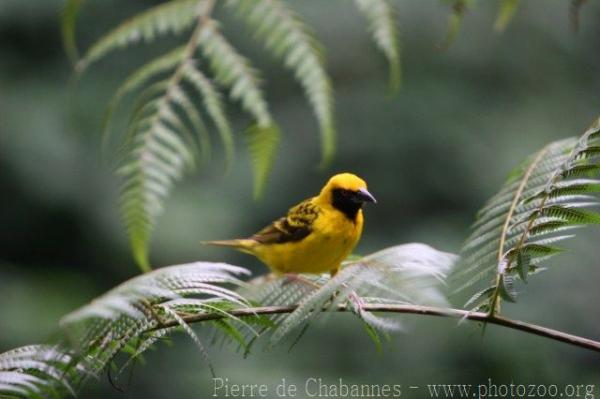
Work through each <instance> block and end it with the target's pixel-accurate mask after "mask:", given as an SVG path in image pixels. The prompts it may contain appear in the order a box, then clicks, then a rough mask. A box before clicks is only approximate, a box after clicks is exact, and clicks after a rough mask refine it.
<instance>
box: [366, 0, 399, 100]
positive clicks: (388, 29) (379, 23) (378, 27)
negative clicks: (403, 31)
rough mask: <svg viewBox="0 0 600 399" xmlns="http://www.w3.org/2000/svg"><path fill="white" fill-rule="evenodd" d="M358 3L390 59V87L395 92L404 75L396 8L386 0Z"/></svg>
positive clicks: (383, 50) (377, 41) (377, 42)
mask: <svg viewBox="0 0 600 399" xmlns="http://www.w3.org/2000/svg"><path fill="white" fill-rule="evenodd" d="M356 4H357V5H358V8H359V9H360V11H361V12H362V13H363V14H365V16H366V17H367V19H368V21H369V30H370V31H371V33H372V35H373V39H374V40H375V43H376V44H377V47H379V49H380V50H381V52H383V54H384V55H385V57H386V58H387V60H388V63H389V67H390V77H389V82H390V83H389V84H390V89H391V92H392V93H395V92H397V91H398V89H399V88H400V82H401V76H402V74H401V69H400V50H399V48H400V46H399V45H398V23H397V18H396V13H395V9H394V7H393V6H392V5H391V4H390V3H389V2H388V1H386V0H356Z"/></svg>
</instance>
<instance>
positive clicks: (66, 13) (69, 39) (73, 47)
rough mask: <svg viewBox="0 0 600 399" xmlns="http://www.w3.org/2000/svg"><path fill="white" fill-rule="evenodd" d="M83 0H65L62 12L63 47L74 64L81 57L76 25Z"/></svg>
mask: <svg viewBox="0 0 600 399" xmlns="http://www.w3.org/2000/svg"><path fill="white" fill-rule="evenodd" d="M83 2H84V0H65V1H64V4H63V9H62V13H61V21H60V30H61V34H62V42H63V47H64V48H65V53H67V56H68V57H69V60H70V61H71V62H72V63H73V64H75V63H76V62H77V60H78V59H79V51H78V50H77V42H76V40H75V26H76V24H77V16H78V15H79V10H80V9H81V7H82V6H83Z"/></svg>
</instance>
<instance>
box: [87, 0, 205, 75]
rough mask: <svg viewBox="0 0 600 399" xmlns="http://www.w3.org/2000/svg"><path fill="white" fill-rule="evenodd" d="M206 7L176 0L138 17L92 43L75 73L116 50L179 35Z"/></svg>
mask: <svg viewBox="0 0 600 399" xmlns="http://www.w3.org/2000/svg"><path fill="white" fill-rule="evenodd" d="M207 5H208V2H207V1H205V0H176V1H169V2H166V3H162V4H159V5H157V6H154V7H152V8H150V9H148V10H146V11H144V12H142V13H140V14H137V15H135V16H133V17H131V18H130V19H128V20H126V21H125V22H123V23H122V24H120V25H119V26H117V27H116V28H115V29H113V30H112V31H110V32H108V33H107V34H105V35H104V36H102V37H101V38H100V39H99V40H98V41H97V42H96V43H94V44H93V45H92V46H91V47H90V48H89V49H88V50H87V52H86V53H85V55H84V56H83V58H82V59H81V61H80V62H79V64H78V69H79V70H83V69H85V68H87V67H88V66H89V65H90V64H91V63H93V62H95V61H97V60H99V59H100V58H103V57H104V56H106V55H107V54H108V53H110V52H111V51H114V50H115V49H117V48H124V47H127V46H129V45H131V44H132V43H135V42H138V41H141V40H144V41H146V42H150V41H153V40H155V39H156V38H157V37H159V36H162V35H165V34H168V33H173V34H178V33H181V32H183V31H185V30H187V29H188V28H190V27H191V26H192V24H193V23H194V21H195V20H196V19H197V18H198V17H199V16H201V15H204V13H205V12H206V10H207Z"/></svg>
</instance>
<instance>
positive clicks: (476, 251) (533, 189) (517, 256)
mask: <svg viewBox="0 0 600 399" xmlns="http://www.w3.org/2000/svg"><path fill="white" fill-rule="evenodd" d="M598 131H600V127H598V126H594V127H592V128H590V129H588V130H587V131H586V133H584V135H583V136H582V137H581V138H580V139H579V140H576V139H567V140H561V141H557V142H554V143H551V144H549V145H547V146H546V147H544V148H543V149H542V150H540V151H539V152H538V153H536V154H535V155H533V156H532V157H530V158H529V160H528V161H527V162H526V163H525V164H524V165H522V166H521V167H519V168H518V169H517V170H515V172H513V173H512V174H511V178H510V179H509V181H508V182H507V183H506V184H505V186H504V187H503V188H502V189H501V190H500V192H499V193H498V194H496V195H495V196H493V197H492V199H490V201H488V203H487V204H486V205H485V206H484V208H483V209H482V210H481V211H480V212H479V214H478V220H477V221H476V223H475V224H474V226H473V231H472V233H471V235H470V237H469V238H468V239H467V240H466V242H465V244H464V246H463V249H462V251H461V258H462V259H461V268H459V270H457V273H456V274H455V276H454V279H455V280H456V281H458V282H459V287H458V289H457V290H456V291H462V290H464V289H466V288H467V287H470V286H471V285H473V284H475V283H478V282H480V281H482V280H484V281H485V280H487V281H492V282H493V284H492V286H491V287H493V289H491V290H490V287H489V286H488V287H487V288H485V289H483V290H482V291H480V292H479V293H478V294H475V295H474V296H473V297H472V298H471V299H470V300H469V301H468V304H469V306H470V305H473V304H475V309H478V310H482V309H485V310H487V311H489V312H491V313H492V314H493V313H495V312H496V311H497V310H498V306H499V302H500V298H502V299H505V300H509V301H514V300H515V299H516V291H515V290H514V283H515V282H516V280H522V281H526V280H527V277H528V275H529V274H531V273H532V272H538V271H540V270H541V268H540V266H539V265H540V264H541V261H542V260H543V261H546V260H547V259H549V258H550V257H552V256H554V255H556V254H558V253H561V252H563V249H562V248H560V247H555V246H550V244H552V243H556V242H560V241H562V240H565V239H568V238H571V237H573V235H558V234H559V233H562V232H564V231H566V230H572V229H576V228H580V227H584V226H585V225H588V224H600V213H598V212H597V211H595V210H593V209H592V208H593V207H596V206H598V205H600V201H599V198H598V192H600V185H599V183H598V180H597V178H598V172H600V168H599V167H600V153H599V152H597V151H595V148H596V143H595V137H597V134H598ZM582 175H584V176H586V177H587V178H581V177H580V176H582Z"/></svg>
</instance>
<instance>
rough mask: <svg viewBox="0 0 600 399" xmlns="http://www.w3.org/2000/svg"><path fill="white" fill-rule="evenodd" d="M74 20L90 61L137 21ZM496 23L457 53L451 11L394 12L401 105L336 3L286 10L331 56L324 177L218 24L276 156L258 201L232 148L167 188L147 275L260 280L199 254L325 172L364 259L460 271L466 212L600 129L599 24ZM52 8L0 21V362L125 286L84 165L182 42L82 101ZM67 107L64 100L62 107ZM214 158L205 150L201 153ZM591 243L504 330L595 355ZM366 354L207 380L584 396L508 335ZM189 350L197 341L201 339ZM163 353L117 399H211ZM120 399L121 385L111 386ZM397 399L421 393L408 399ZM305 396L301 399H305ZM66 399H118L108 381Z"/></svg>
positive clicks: (435, 323)
mask: <svg viewBox="0 0 600 399" xmlns="http://www.w3.org/2000/svg"><path fill="white" fill-rule="evenodd" d="M123 3H125V2H120V1H112V0H111V1H90V2H88V3H87V4H86V6H85V7H84V9H83V13H82V16H81V22H80V24H79V25H78V37H79V42H80V44H81V45H82V46H83V47H84V48H85V47H86V46H89V44H91V43H92V42H93V41H94V39H95V38H97V37H99V35H100V34H102V33H103V32H105V31H106V30H107V29H109V28H110V27H111V26H114V25H115V24H117V23H118V22H119V21H121V20H122V19H123V18H125V17H127V16H129V15H133V14H134V13H135V12H137V11H140V10H143V9H144V8H145V7H147V6H149V5H152V4H155V2H151V1H130V2H127V4H123ZM498 3H499V2H497V1H480V2H478V3H477V4H476V5H475V7H474V8H473V9H472V10H470V11H469V12H468V13H467V15H466V17H465V19H464V23H463V26H462V30H461V33H460V36H459V37H458V39H457V41H456V43H455V44H454V45H453V46H452V47H451V48H450V49H449V50H447V51H440V50H439V49H438V45H439V44H440V43H441V42H442V41H443V38H444V35H445V25H446V18H447V16H448V13H449V7H448V6H447V3H442V2H437V1H422V0H403V1H397V2H395V4H396V5H397V7H398V15H399V23H400V31H401V46H402V66H403V77H404V79H403V86H402V89H401V91H400V92H399V94H398V95H397V96H395V97H390V96H388V95H387V94H388V93H387V87H386V78H387V66H386V64H385V60H384V59H383V57H382V56H381V55H380V54H379V53H378V52H377V50H376V49H375V47H374V45H373V43H372V42H371V39H370V37H369V34H368V33H367V31H366V24H365V21H364V20H363V19H362V17H361V15H360V14H359V13H358V12H357V10H356V8H355V7H354V6H353V4H352V2H349V1H343V0H330V1H319V0H302V1H294V2H292V6H293V8H294V9H295V10H297V11H298V13H299V14H300V15H301V16H302V17H303V19H304V20H305V21H307V22H308V23H309V24H310V25H311V26H312V27H313V28H314V30H315V32H316V34H317V36H318V37H319V38H320V39H321V41H322V42H323V44H324V45H325V48H326V49H327V59H328V70H329V72H330V74H331V77H332V79H333V82H334V87H335V94H336V111H337V126H338V131H339V140H338V145H339V147H338V153H337V156H336V158H335V161H334V163H333V165H332V166H331V167H330V168H329V169H328V170H325V171H323V170H319V169H318V168H317V164H318V161H319V154H320V148H319V138H318V130H317V124H316V121H315V119H314V117H313V115H312V114H311V111H310V108H309V107H308V105H307V102H306V100H305V99H304V97H303V95H302V91H301V88H300V87H299V85H298V84H296V83H295V82H294V81H293V79H292V76H291V74H290V73H289V72H288V71H286V70H284V69H283V68H282V67H281V66H280V65H279V64H277V63H276V62H273V61H272V60H271V59H270V58H269V57H268V54H267V53H266V52H265V51H264V50H262V48H261V46H260V45H259V44H257V43H255V42H253V41H252V40H251V38H250V37H249V36H250V35H248V34H247V31H246V30H245V29H244V26H243V24H241V23H240V21H239V20H237V19H232V18H231V17H230V16H229V15H228V12H227V10H226V9H224V8H223V7H218V9H217V17H218V18H219V19H221V20H222V21H223V26H224V31H225V33H226V35H227V36H228V38H230V39H231V41H232V42H233V43H234V44H235V45H236V46H237V47H238V49H240V51H241V52H242V53H243V54H245V55H247V56H248V57H249V58H250V59H252V61H253V62H254V64H255V65H256V66H257V67H258V68H259V69H261V70H262V71H263V76H264V80H265V90H266V93H267V96H268V99H269V101H270V106H271V109H272V112H273V114H274V116H275V118H276V120H277V121H278V122H279V123H280V124H281V126H282V128H283V140H282V145H281V148H280V150H279V152H278V155H277V159H276V163H275V168H274V171H273V174H272V177H271V179H270V182H269V185H268V187H267V191H266V193H265V197H264V199H263V200H262V201H259V202H255V201H254V200H253V199H252V179H251V172H250V168H249V163H248V156H247V152H246V150H245V146H244V139H243V137H242V133H241V131H242V130H243V128H244V127H245V126H246V125H247V123H248V120H247V118H246V117H245V116H244V115H243V114H241V113H240V112H239V109H238V108H237V107H236V106H232V107H230V115H231V116H232V118H233V120H234V121H235V127H236V130H237V131H238V132H239V133H238V135H237V140H236V147H237V150H238V151H237V157H236V161H235V163H234V165H233V167H232V168H231V170H230V171H229V172H228V173H227V174H225V173H223V159H222V154H221V151H220V149H218V148H216V149H215V151H214V153H213V159H212V161H211V162H210V163H209V164H208V165H207V166H206V167H204V168H203V169H202V170H200V171H199V172H198V173H196V174H194V175H193V176H189V177H188V178H187V179H186V180H185V181H184V182H183V183H182V184H180V185H179V186H178V188H177V189H176V190H175V192H174V194H173V195H172V197H171V198H170V199H169V200H168V203H167V206H166V212H165V213H164V215H163V216H162V217H161V218H160V220H159V224H158V228H157V230H156V232H155V235H154V239H153V245H152V251H151V260H152V262H153V264H154V265H156V266H163V265H171V264H180V263H186V262H190V261H194V260H209V261H226V262H230V263H233V264H237V265H241V266H246V267H250V268H252V270H254V271H256V273H264V272H265V268H264V267H263V266H261V265H260V264H259V263H258V262H257V261H256V260H254V259H252V258H250V257H248V256H246V255H243V254H238V253H234V252H230V251H228V250H226V249H219V248H207V247H202V246H200V245H199V241H200V240H207V239H221V238H230V237H235V236H239V235H248V234H251V233H253V232H254V231H255V230H257V229H258V228H260V227H262V226H263V225H265V224H266V223H268V222H269V221H270V220H272V219H273V218H276V217H278V216H280V215H281V214H282V213H283V212H285V211H286V209H287V208H288V207H289V206H290V205H292V204H294V203H295V202H298V201H299V200H301V199H303V198H305V197H307V196H309V195H313V194H315V193H316V192H318V190H319V189H320V187H321V186H322V184H323V183H324V182H325V181H326V180H327V178H328V177H329V176H330V175H331V174H333V173H335V172H338V171H352V172H355V173H356V174H359V175H360V176H362V177H363V178H364V179H365V180H367V182H368V184H369V189H370V191H371V192H372V193H373V194H374V195H375V196H376V197H377V199H378V201H379V203H378V204H377V205H375V206H368V208H367V209H366V226H365V231H364V235H363V239H362V241H361V243H360V244H359V246H358V248H357V252H358V253H362V254H366V253H369V252H372V251H374V250H377V249H380V248H384V247H387V246H391V245H395V244H399V243H406V242H424V243H428V244H430V245H433V246H435V247H436V248H438V249H441V250H445V251H450V252H458V251H459V249H460V246H461V243H462V241H463V240H464V239H465V237H467V234H468V228H469V225H470V224H471V223H472V221H473V218H474V215H475V212H476V211H477V209H478V208H479V207H480V206H481V205H482V204H483V203H484V202H485V200H486V199H487V198H488V197H489V196H491V195H492V194H493V193H494V192H495V191H496V190H498V188H499V187H500V186H501V184H502V183H503V181H504V178H505V176H506V174H507V173H508V171H509V170H510V169H511V168H512V167H513V166H515V165H517V164H518V163H519V162H520V161H521V160H522V159H523V158H524V157H525V156H527V155H528V154H530V153H532V152H534V151H535V150H537V149H538V148H540V147H541V146H543V145H544V144H546V143H547V142H549V141H552V140H555V139H560V138H564V137H568V136H575V135H579V134H581V133H582V132H583V130H584V129H585V128H586V127H587V126H588V125H589V124H590V123H591V122H592V121H593V119H595V118H596V117H597V116H598V113H599V111H600V107H599V106H598V105H599V103H600V101H599V100H600V98H599V95H598V93H599V89H600V24H598V23H597V22H598V21H600V4H598V3H597V2H589V4H587V5H586V6H585V7H584V8H583V9H582V14H581V28H580V31H579V32H578V33H575V32H574V31H572V30H571V29H570V26H569V5H568V3H569V2H568V1H560V0H535V1H534V0H529V1H522V2H521V3H522V4H521V6H520V7H519V9H518V11H517V14H516V16H515V18H514V20H513V22H512V23H511V25H509V27H508V29H507V31H506V32H505V33H504V34H496V33H495V32H493V29H492V26H493V23H494V18H495V16H496V12H497V7H498ZM60 6H61V2H60V1H58V0H33V1H20V0H2V1H1V2H0V198H1V199H2V202H1V204H2V206H1V207H0V226H1V228H0V352H3V351H5V350H8V349H10V348H13V347H16V346H20V345H26V344H31V343H39V342H45V341H46V340H47V339H48V338H50V337H51V336H52V335H53V334H55V333H56V332H57V323H58V320H59V318H60V317H61V316H62V315H64V314H65V313H67V312H69V311H71V310H73V309H75V308H77V307H78V306H80V305H82V304H84V303H86V302H87V301H89V300H91V299H92V298H93V297H95V296H97V295H99V294H101V293H102V292H104V291H106V290H107V289H109V288H111V287H113V286H114V285H116V284H118V283H119V282H121V281H123V280H124V279H127V278H129V277H131V276H133V275H135V274H137V273H138V269H137V268H136V266H135V265H134V263H133V261H132V259H131V256H130V253H129V249H128V243H127V239H126V236H125V234H124V229H123V227H122V225H121V222H120V220H119V212H118V207H117V194H118V190H117V187H118V180H117V179H116V178H115V177H114V176H113V174H112V163H111V162H112V159H111V157H110V155H109V154H102V152H101V150H100V126H101V122H102V116H103V112H104V107H105V105H106V103H107V101H108V100H109V99H110V96H111V94H112V93H113V92H114V90H116V88H117V87H118V84H119V82H120V81H121V80H122V79H123V78H124V77H125V76H126V75H127V71H131V70H133V69H134V68H135V67H136V66H139V65H141V64H142V63H143V62H144V60H147V59H149V57H151V56H152V55H155V54H159V53H161V52H162V51H163V50H164V49H166V48H168V47H169V46H172V45H173V44H174V43H179V42H181V41H184V40H185V36H181V37H179V38H175V39H173V38H171V39H166V40H162V41H159V42H157V43H156V44H155V45H150V46H136V47H133V48H132V50H131V51H129V52H124V51H120V52H116V53H114V54H112V55H111V56H110V57H108V58H107V59H106V60H104V61H101V62H99V63H98V64H96V65H95V66H93V67H92V68H91V69H90V70H89V71H88V72H87V73H86V74H85V75H84V76H83V78H82V80H81V81H80V82H79V83H78V84H77V85H76V86H70V85H71V84H72V81H71V80H70V78H71V73H72V72H71V71H72V70H71V68H70V65H69V63H68V61H67V59H66V56H65V55H64V52H63V50H62V47H61V42H60V35H59V19H58V18H59V10H60ZM70 88H71V89H70ZM216 141H217V140H215V142H216ZM599 238H600V231H598V229H594V228H590V229H586V230H584V231H582V232H581V233H580V235H579V236H578V237H577V239H576V240H572V241H571V242H570V243H569V244H568V246H569V248H570V249H572V251H570V252H569V253H567V254H565V255H562V256H560V257H557V258H556V260H555V261H553V262H552V263H551V265H550V266H551V267H550V268H551V270H549V271H548V272H545V273H542V274H540V275H536V276H535V277H534V278H531V280H530V281H529V284H528V285H527V286H526V287H525V289H526V292H523V294H522V295H521V296H520V299H519V302H518V303H517V304H506V305H505V306H504V307H503V311H504V312H505V313H506V314H507V315H509V316H511V317H514V318H517V319H522V320H527V321H531V322H534V323H539V324H542V325H546V326H549V327H552V328H556V329H559V330H564V331H567V332H570V333H574V334H578V335H582V336H587V337H590V338H595V339H599V338H600V333H599V332H600V321H599V318H598V306H597V304H598V302H599V301H600V291H599V290H598V288H597V287H598V280H599V279H600V268H599V265H598V262H597V259H598V239H599ZM403 319H404V320H405V327H406V333H405V334H396V335H393V336H392V337H391V340H390V342H389V343H386V344H385V345H384V350H383V352H382V353H378V352H377V351H376V348H375V347H374V346H373V344H372V343H371V342H370V340H369V338H368V336H367V335H366V333H365V332H364V330H363V328H362V327H361V326H360V324H359V323H358V322H356V320H353V319H351V318H350V317H349V316H347V315H337V316H333V317H332V318H330V319H328V320H325V321H323V322H322V323H317V325H315V326H313V327H312V328H310V329H309V331H308V333H307V335H306V336H305V337H304V338H303V339H302V340H301V341H300V343H299V344H298V345H297V346H296V347H295V348H294V349H293V350H292V351H291V352H289V353H288V347H289V343H288V344H284V345H281V346H280V347H279V348H276V349H274V350H269V351H263V350H262V348H261V347H259V346H257V347H256V350H255V352H254V353H253V354H252V355H250V356H249V357H248V358H247V359H243V356H242V355H241V354H238V353H236V352H235V351H234V350H232V348H229V347H225V348H218V347H216V348H211V349H210V351H209V352H210V355H211V359H212V362H213V363H214V366H215V369H216V371H217V373H218V374H219V376H221V377H227V378H229V380H230V381H231V382H233V383H251V382H254V383H265V384H269V386H270V396H269V397H275V392H274V387H275V386H276V385H277V383H279V382H280V381H281V378H286V379H287V381H288V382H290V383H296V384H298V385H300V386H303V384H304V381H305V380H306V379H307V378H310V377H321V378H323V379H324V381H325V382H329V383H335V382H336V381H337V379H339V378H344V381H345V382H346V383H349V384H351V383H369V384H401V385H402V387H403V389H402V391H403V397H415V398H418V397H427V395H426V394H425V393H426V392H425V389H426V387H425V385H426V384H441V383H461V384H463V383H473V384H487V383H488V379H489V378H491V379H492V381H493V383H496V384H510V383H511V382H514V383H515V384H557V385H559V387H562V385H563V384H596V390H595V393H596V395H598V394H600V393H599V389H600V361H599V360H600V359H599V357H598V354H597V353H593V352H590V351H586V350H583V349H578V348H575V347H571V346H568V345H566V344H562V343H557V342H553V341H550V340H547V339H543V338H539V337H536V336H530V335H526V334H524V333H521V332H516V331H511V330H507V329H502V328H499V327H493V326H490V327H489V328H487V330H486V333H485V335H482V334H481V327H480V326H477V325H475V324H470V323H464V324H461V325H458V323H457V321H456V320H442V319H429V318H425V317H415V316H410V317H408V316H407V317H404V318H403ZM197 331H198V332H200V333H202V329H201V328H197ZM174 344H175V345H173V346H171V347H169V346H167V345H159V346H158V347H157V350H155V351H154V352H152V353H150V354H149V355H148V356H147V364H146V365H144V366H141V365H137V366H136V368H135V369H134V371H133V377H132V379H131V382H130V384H129V386H128V388H127V390H126V394H125V397H131V398H167V397H184V398H188V397H189V398H192V397H198V398H202V397H208V395H210V394H212V389H211V388H212V383H211V376H210V373H209V372H208V369H207V367H206V366H205V365H204V363H203V361H202V359H201V356H200V353H199V352H198V351H197V350H196V349H195V348H194V347H193V344H192V343H191V342H190V340H189V339H187V338H186V337H185V336H183V335H178V336H175V337H174ZM121 383H122V384H123V385H127V381H121ZM409 385H416V386H421V388H420V389H419V390H410V391H409V390H408V386H409ZM302 396H303V395H299V396H298V397H302ZM81 397H102V398H108V397H124V395H123V394H121V393H119V392H118V391H116V390H115V389H113V388H111V386H110V384H109V383H108V380H107V378H106V377H105V376H100V380H99V381H98V382H95V383H92V384H91V385H90V386H89V387H88V388H87V389H86V390H85V391H84V392H83V393H82V394H81Z"/></svg>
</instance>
